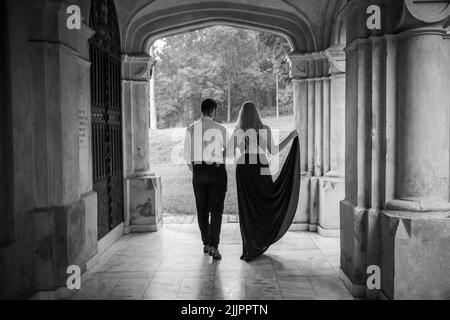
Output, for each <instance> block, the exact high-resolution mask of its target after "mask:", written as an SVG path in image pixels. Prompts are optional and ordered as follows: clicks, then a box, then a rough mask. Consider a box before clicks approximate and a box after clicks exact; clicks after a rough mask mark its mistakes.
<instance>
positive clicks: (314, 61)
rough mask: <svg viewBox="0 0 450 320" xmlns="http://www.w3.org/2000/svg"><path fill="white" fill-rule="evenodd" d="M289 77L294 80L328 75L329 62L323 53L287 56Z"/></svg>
mask: <svg viewBox="0 0 450 320" xmlns="http://www.w3.org/2000/svg"><path fill="white" fill-rule="evenodd" d="M289 61H290V63H291V77H292V78H294V79H297V80H298V79H300V80H301V79H308V78H320V77H325V76H328V74H329V60H328V57H327V55H326V52H325V51H319V52H309V53H293V54H290V55H289Z"/></svg>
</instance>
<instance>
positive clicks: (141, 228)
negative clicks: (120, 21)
mask: <svg viewBox="0 0 450 320" xmlns="http://www.w3.org/2000/svg"><path fill="white" fill-rule="evenodd" d="M154 63H155V60H154V58H152V57H151V56H150V55H148V54H146V53H142V54H137V55H124V56H123V58H122V88H123V91H122V92H123V104H122V105H123V121H124V122H123V125H124V127H123V130H124V132H123V135H124V137H123V141H124V166H125V168H124V169H125V186H124V187H125V225H124V230H125V233H129V232H150V231H157V230H158V229H159V228H160V227H161V226H162V223H163V221H162V207H161V196H162V195H161V178H160V177H158V176H156V175H154V174H153V173H151V172H150V136H149V129H150V80H151V78H152V71H153V65H154Z"/></svg>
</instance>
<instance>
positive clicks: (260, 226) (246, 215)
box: [236, 138, 300, 260]
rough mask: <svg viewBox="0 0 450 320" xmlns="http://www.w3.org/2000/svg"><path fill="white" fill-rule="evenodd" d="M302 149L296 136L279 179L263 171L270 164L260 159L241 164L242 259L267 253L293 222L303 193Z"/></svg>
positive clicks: (238, 187) (239, 186)
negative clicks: (301, 183) (301, 185)
mask: <svg viewBox="0 0 450 320" xmlns="http://www.w3.org/2000/svg"><path fill="white" fill-rule="evenodd" d="M299 149H300V147H299V140H298V138H295V139H294V142H293V144H292V147H291V150H290V152H289V156H288V157H287V159H286V162H285V164H284V165H283V168H282V170H281V173H280V176H279V177H278V179H277V180H276V181H275V182H273V179H272V176H270V175H262V174H261V168H264V167H267V165H264V164H262V163H261V161H259V160H258V163H257V164H249V162H248V161H245V163H244V164H238V165H237V167H236V182H237V195H238V204H239V219H240V228H241V236H242V242H243V255H242V257H241V259H243V260H251V259H254V258H257V257H259V256H260V255H262V254H264V252H265V251H266V250H267V249H268V248H269V247H270V246H271V245H272V244H274V243H275V242H277V241H278V240H280V239H281V238H282V237H283V236H284V235H285V234H286V232H287V231H288V229H289V227H290V226H291V224H292V221H293V219H294V216H295V213H296V211H297V205H298V199H299V193H300V150H299ZM246 156H248V155H246ZM246 160H248V159H246Z"/></svg>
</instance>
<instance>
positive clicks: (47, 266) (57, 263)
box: [32, 200, 86, 292]
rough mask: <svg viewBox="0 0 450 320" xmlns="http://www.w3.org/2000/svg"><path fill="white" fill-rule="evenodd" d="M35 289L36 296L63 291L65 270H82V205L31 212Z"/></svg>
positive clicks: (83, 222)
mask: <svg viewBox="0 0 450 320" xmlns="http://www.w3.org/2000/svg"><path fill="white" fill-rule="evenodd" d="M32 217H33V242H34V250H33V251H34V274H35V284H36V287H35V289H36V290H37V291H38V292H40V291H42V292H47V291H50V292H52V291H54V290H57V288H60V287H65V286H66V281H67V273H66V272H67V268H68V267H69V266H71V265H76V266H78V267H79V268H80V269H81V271H82V272H83V271H84V270H85V269H86V247H85V244H86V230H85V226H86V223H85V219H86V211H85V202H84V201H82V200H79V201H77V202H75V203H73V204H70V205H67V206H64V207H56V208H45V209H39V210H35V211H34V212H32Z"/></svg>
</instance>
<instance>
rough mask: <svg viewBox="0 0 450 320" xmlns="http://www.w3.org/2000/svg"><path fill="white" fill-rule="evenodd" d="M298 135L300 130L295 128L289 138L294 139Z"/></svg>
mask: <svg viewBox="0 0 450 320" xmlns="http://www.w3.org/2000/svg"><path fill="white" fill-rule="evenodd" d="M297 137H298V132H297V130H294V131H292V132H291V133H290V134H289V137H288V138H289V140H294V139H295V138H297Z"/></svg>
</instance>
